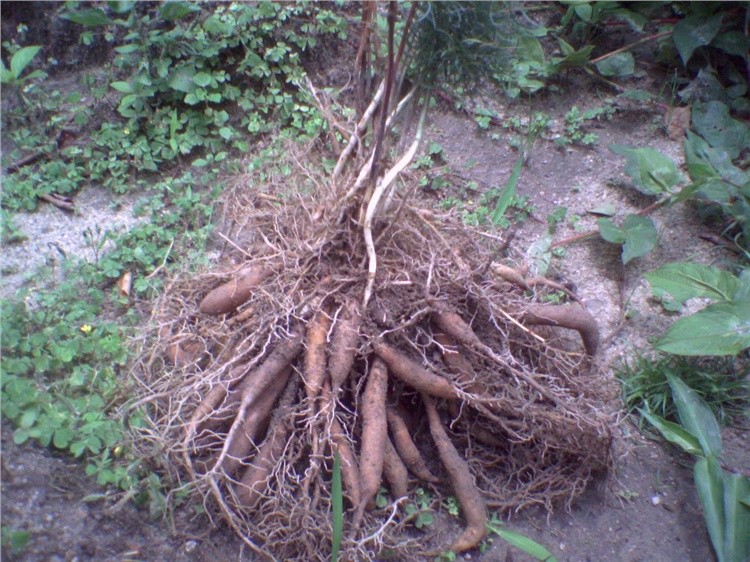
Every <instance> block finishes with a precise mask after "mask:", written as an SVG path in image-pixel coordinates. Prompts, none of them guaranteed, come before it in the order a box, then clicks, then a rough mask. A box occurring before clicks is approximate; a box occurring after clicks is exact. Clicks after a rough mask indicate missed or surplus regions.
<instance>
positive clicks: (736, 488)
mask: <svg viewBox="0 0 750 562" xmlns="http://www.w3.org/2000/svg"><path fill="white" fill-rule="evenodd" d="M748 495H750V480H748V479H747V477H746V476H740V475H739V474H732V473H731V472H725V473H724V515H725V517H726V527H725V530H724V556H725V557H726V559H727V560H729V561H730V562H742V561H743V560H750V506H747V505H744V504H743V503H742V498H744V497H747V496H748Z"/></svg>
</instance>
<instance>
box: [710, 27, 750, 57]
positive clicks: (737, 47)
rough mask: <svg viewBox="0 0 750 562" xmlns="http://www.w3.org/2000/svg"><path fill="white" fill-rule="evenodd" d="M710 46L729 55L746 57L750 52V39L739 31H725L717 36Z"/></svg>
mask: <svg viewBox="0 0 750 562" xmlns="http://www.w3.org/2000/svg"><path fill="white" fill-rule="evenodd" d="M711 45H712V46H713V47H716V48H717V49H721V50H722V51H724V52H726V53H729V54H730V55H735V56H738V57H746V56H747V51H748V50H750V38H748V37H747V36H746V35H745V34H744V33H742V32H741V31H726V32H724V33H720V34H719V35H717V36H716V38H715V39H714V40H713V43H712V44H711Z"/></svg>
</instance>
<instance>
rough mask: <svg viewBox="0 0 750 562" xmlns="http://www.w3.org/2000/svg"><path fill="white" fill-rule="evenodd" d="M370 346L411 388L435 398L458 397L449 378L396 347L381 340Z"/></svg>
mask: <svg viewBox="0 0 750 562" xmlns="http://www.w3.org/2000/svg"><path fill="white" fill-rule="evenodd" d="M372 347H373V349H374V350H375V353H377V355H378V357H380V358H381V359H382V360H383V361H385V362H386V364H387V365H388V368H389V369H390V371H391V372H392V373H393V374H394V375H396V376H397V377H398V378H400V379H401V380H403V381H404V382H405V383H407V384H408V385H409V386H411V387H412V388H414V389H416V390H419V391H421V392H425V393H427V394H429V395H430V396H435V397H437V398H458V391H457V390H456V388H455V387H454V386H453V384H451V382H450V381H449V380H447V379H444V378H443V377H441V376H440V375H436V374H434V373H431V372H430V371H428V370H427V369H425V368H424V367H422V366H421V365H419V364H418V363H416V362H415V361H412V360H411V359H409V358H408V357H406V356H405V355H404V354H403V353H401V352H400V351H398V350H397V349H395V348H393V347H391V346H390V345H387V344H385V343H382V342H375V343H373V344H372Z"/></svg>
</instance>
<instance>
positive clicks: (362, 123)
mask: <svg viewBox="0 0 750 562" xmlns="http://www.w3.org/2000/svg"><path fill="white" fill-rule="evenodd" d="M384 92H385V80H383V81H382V82H381V83H380V86H378V89H377V91H376V92H375V96H374V97H373V98H372V101H371V102H370V105H369V106H367V109H366V110H365V112H364V114H362V118H361V119H360V120H359V123H357V128H356V129H354V133H352V136H351V137H349V143H348V144H347V145H346V148H344V151H343V152H342V153H341V156H339V160H338V162H336V167H335V168H334V169H333V174H332V175H331V180H332V181H336V178H337V177H339V175H340V174H341V170H343V169H344V164H346V161H347V159H348V158H349V155H351V153H352V151H353V150H354V148H355V147H356V146H357V144H358V143H359V137H360V136H362V133H364V131H365V127H367V123H369V122H370V119H371V118H372V116H373V114H374V113H375V110H376V109H377V108H378V105H380V100H381V99H383V93H384Z"/></svg>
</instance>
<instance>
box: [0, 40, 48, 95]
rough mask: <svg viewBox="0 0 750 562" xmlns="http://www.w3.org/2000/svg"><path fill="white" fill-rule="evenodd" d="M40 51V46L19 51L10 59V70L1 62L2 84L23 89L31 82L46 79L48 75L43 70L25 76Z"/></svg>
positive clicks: (0, 82) (0, 75)
mask: <svg viewBox="0 0 750 562" xmlns="http://www.w3.org/2000/svg"><path fill="white" fill-rule="evenodd" d="M40 50H41V47H40V46H38V45H34V46H31V47H23V48H21V49H19V50H18V51H16V52H15V53H14V54H13V56H12V57H11V59H10V68H6V66H5V63H4V62H3V61H2V60H0V84H2V85H3V86H12V87H15V88H21V87H22V86H23V85H24V84H26V83H27V82H30V81H31V80H35V79H37V78H44V77H45V76H46V74H45V73H44V72H43V71H41V70H34V71H33V72H30V73H28V74H26V76H23V72H24V70H26V67H27V66H29V64H30V63H31V61H32V60H33V59H34V57H35V56H36V55H37V53H38V52H39V51H40Z"/></svg>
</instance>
